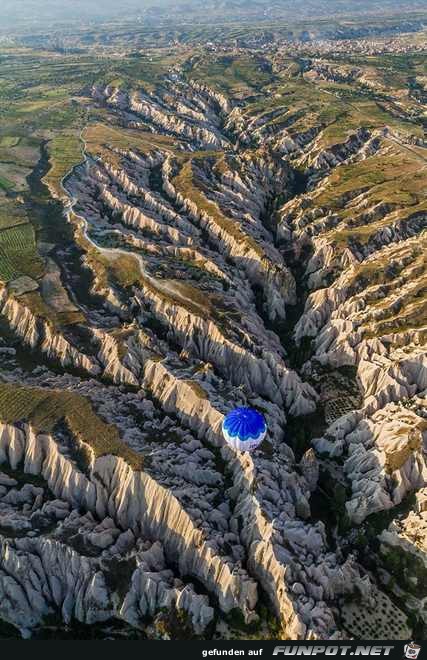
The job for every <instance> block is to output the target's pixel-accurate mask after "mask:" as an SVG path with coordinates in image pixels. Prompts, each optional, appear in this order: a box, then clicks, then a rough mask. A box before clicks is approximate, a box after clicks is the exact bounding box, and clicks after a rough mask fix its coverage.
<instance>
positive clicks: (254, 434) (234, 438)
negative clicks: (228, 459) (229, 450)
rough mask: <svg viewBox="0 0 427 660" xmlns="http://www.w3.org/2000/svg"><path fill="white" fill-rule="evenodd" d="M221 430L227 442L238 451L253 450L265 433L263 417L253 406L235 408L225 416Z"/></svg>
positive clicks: (265, 427) (265, 425)
mask: <svg viewBox="0 0 427 660" xmlns="http://www.w3.org/2000/svg"><path fill="white" fill-rule="evenodd" d="M222 432H223V435H224V438H225V439H226V441H227V443H228V444H229V445H230V446H231V447H234V449H238V450H239V451H253V450H254V449H256V448H257V447H258V445H260V444H261V442H262V441H263V440H264V438H265V435H266V433H267V424H266V423H265V419H264V417H263V416H262V415H261V413H259V412H258V411H257V410H254V409H253V408H235V409H234V410H232V411H231V412H229V413H228V415H226V416H225V418H224V421H223V423H222Z"/></svg>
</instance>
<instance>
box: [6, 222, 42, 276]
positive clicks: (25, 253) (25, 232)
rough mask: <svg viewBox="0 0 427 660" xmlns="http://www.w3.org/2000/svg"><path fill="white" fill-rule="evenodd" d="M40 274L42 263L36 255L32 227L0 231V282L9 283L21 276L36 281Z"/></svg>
mask: <svg viewBox="0 0 427 660" xmlns="http://www.w3.org/2000/svg"><path fill="white" fill-rule="evenodd" d="M42 274H43V262H42V260H41V259H40V257H39V256H38V254H37V249H36V241H35V234H34V229H33V227H32V225H30V224H29V223H27V224H22V225H18V226H15V227H8V228H6V229H2V230H0V280H2V281H3V282H9V281H10V280H13V279H15V278H17V277H20V276H21V275H28V276H29V277H33V278H35V279H37V278H38V277H41V276H42Z"/></svg>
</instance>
